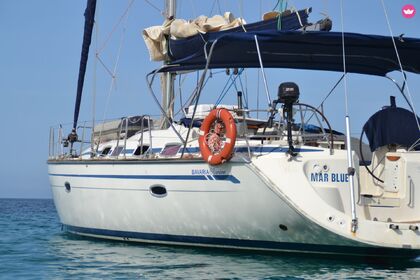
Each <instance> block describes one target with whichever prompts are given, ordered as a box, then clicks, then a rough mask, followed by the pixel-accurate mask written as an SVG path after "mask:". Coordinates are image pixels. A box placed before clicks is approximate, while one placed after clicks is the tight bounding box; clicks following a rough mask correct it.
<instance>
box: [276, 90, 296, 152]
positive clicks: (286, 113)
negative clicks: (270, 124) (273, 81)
mask: <svg viewBox="0 0 420 280" xmlns="http://www.w3.org/2000/svg"><path fill="white" fill-rule="evenodd" d="M298 100H299V87H298V85H297V84H295V83H293V82H286V83H281V84H280V86H279V90H278V102H279V103H283V104H284V105H283V117H284V118H285V119H286V120H287V143H288V144H289V151H288V153H289V154H290V155H291V156H296V155H297V153H295V151H294V147H293V139H292V122H293V104H296V103H297V102H298Z"/></svg>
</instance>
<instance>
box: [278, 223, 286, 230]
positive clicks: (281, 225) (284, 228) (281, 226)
mask: <svg viewBox="0 0 420 280" xmlns="http://www.w3.org/2000/svg"><path fill="white" fill-rule="evenodd" d="M279 228H280V229H281V230H283V231H286V230H287V226H285V225H283V224H280V225H279Z"/></svg>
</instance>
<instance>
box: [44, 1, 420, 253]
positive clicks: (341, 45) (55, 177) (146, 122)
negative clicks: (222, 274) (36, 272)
mask: <svg viewBox="0 0 420 280" xmlns="http://www.w3.org/2000/svg"><path fill="white" fill-rule="evenodd" d="M95 4H96V1H95V0H88V4H87V9H86V12H85V17H86V23H85V36H84V39H85V40H84V47H83V49H84V53H83V54H82V61H81V70H80V74H79V84H78V94H77V99H76V109H75V116H74V123H73V128H72V131H71V132H70V134H68V136H67V137H66V136H65V135H66V133H64V131H63V130H62V129H61V128H60V129H56V130H54V129H52V130H51V134H50V155H49V159H48V172H49V179H50V183H51V187H52V193H53V198H54V203H55V206H56V209H57V212H58V214H59V217H60V220H61V223H62V224H63V228H64V229H65V230H67V231H69V232H71V233H75V234H79V235H84V236H90V237H97V238H105V239H114V240H123V241H132V242H146V243H159V244H170V245H184V246H185V245H187V246H202V247H215V248H232V249H247V250H263V251H281V252H303V253H316V254H339V255H355V256H370V257H393V258H400V257H402V258H407V257H415V256H418V255H420V231H419V226H420V211H419V208H420V203H419V202H420V191H418V188H419V186H420V172H419V170H420V152H419V150H420V126H419V118H418V117H417V115H416V113H415V110H414V109H413V107H412V106H411V105H410V104H411V103H410V102H409V99H408V98H407V93H406V92H405V88H404V86H400V85H399V84H398V83H396V85H397V86H398V88H399V90H400V92H401V94H402V96H403V97H404V98H406V99H407V101H408V105H409V107H410V109H404V108H400V107H397V105H396V104H395V99H394V98H393V97H391V98H390V104H387V106H385V107H384V108H383V109H381V110H379V111H378V112H376V113H374V114H373V115H372V116H371V117H370V118H369V119H368V120H367V121H366V124H365V125H364V126H363V134H364V135H366V137H367V139H368V142H369V143H368V145H367V144H364V142H363V141H362V138H363V135H362V136H361V137H360V141H354V139H353V138H352V137H350V117H349V116H348V115H346V116H344V118H345V120H346V132H345V133H340V132H337V131H335V130H334V129H333V128H332V127H331V125H330V123H329V121H328V118H327V116H325V114H324V113H323V110H322V108H319V107H315V106H312V105H309V104H304V103H302V102H300V101H299V99H300V95H302V94H305V93H304V92H300V90H299V86H298V85H297V84H296V83H294V82H290V81H283V82H282V83H280V84H279V87H278V94H277V96H276V97H275V98H274V99H272V97H271V96H270V95H269V94H268V91H266V92H267V101H268V102H267V103H268V107H267V108H264V111H265V112H268V117H267V118H265V119H259V118H255V117H253V116H252V112H253V111H252V110H251V109H249V108H248V106H245V100H244V93H243V92H241V91H238V92H237V98H238V102H237V104H221V102H220V100H218V101H216V102H215V103H213V104H201V103H200V97H201V95H202V93H203V88H204V87H205V84H206V77H208V75H209V73H210V72H211V71H212V70H213V69H228V70H227V72H230V73H229V75H230V77H231V79H230V81H231V82H232V83H233V82H234V80H235V79H236V77H237V76H238V75H240V73H241V72H242V71H243V69H247V68H257V69H260V70H261V75H262V78H263V81H264V83H265V87H267V84H266V78H265V69H267V68H290V69H307V70H314V71H317V70H327V71H336V72H342V73H343V77H342V79H346V75H347V73H359V74H365V75H373V76H379V77H385V78H386V77H388V76H387V74H388V73H389V72H391V71H401V72H402V73H405V72H412V73H417V74H419V73H420V56H418V53H420V39H415V38H405V37H404V38H396V37H392V36H391V37H386V36H378V35H364V34H356V33H346V32H332V31H329V29H331V28H330V27H331V26H330V25H329V24H328V20H327V21H321V22H318V23H316V24H312V25H311V24H309V23H308V21H307V16H308V13H309V12H310V11H309V10H307V9H306V10H301V11H288V12H287V13H284V14H277V15H275V16H274V17H269V18H267V19H265V20H263V21H261V22H258V23H251V24H245V23H244V22H243V21H242V20H239V21H238V22H239V23H238V25H237V26H236V27H232V26H231V27H229V28H228V29H223V28H221V27H220V26H219V27H217V28H218V30H212V32H205V33H203V32H202V31H199V32H196V33H195V34H193V35H191V34H190V35H188V36H187V37H185V38H174V37H173V36H171V35H167V34H164V35H162V36H160V38H163V39H164V40H165V41H164V42H161V44H160V45H162V46H164V48H163V49H161V50H163V53H162V55H163V56H164V60H165V63H164V64H163V65H162V67H160V68H158V69H156V70H153V71H151V72H150V74H149V75H148V83H149V89H150V91H151V94H152V95H153V96H155V95H154V92H153V88H152V83H153V82H154V80H155V78H156V77H158V76H160V75H162V77H164V78H163V81H164V82H163V84H164V85H165V88H166V89H165V95H164V96H163V100H162V103H159V102H157V104H158V107H159V109H160V110H161V111H162V117H161V118H160V119H152V118H151V117H150V116H149V115H147V114H144V115H141V116H137V117H124V118H121V119H119V120H117V121H112V122H106V123H101V124H99V125H97V126H94V127H93V129H92V132H91V133H90V136H87V135H88V133H87V131H88V128H86V127H84V126H78V114H79V107H80V100H81V92H82V89H83V78H84V71H85V66H86V61H87V53H88V49H89V45H90V37H91V34H92V27H93V24H94V14H95ZM174 7H175V4H174V1H168V5H167V20H168V22H169V23H168V24H170V22H173V21H174V15H175V8H174ZM280 25H281V27H280V28H279V26H280ZM328 26H329V27H328ZM158 37H159V36H158ZM194 71H200V72H199V73H200V75H201V76H200V78H199V79H198V81H197V85H196V88H195V90H194V92H193V94H192V95H191V99H190V102H189V104H188V106H186V107H185V108H183V109H184V113H185V114H184V117H183V118H181V119H175V114H174V111H173V103H174V90H173V82H174V80H175V79H176V76H177V75H182V74H185V73H191V72H194ZM342 79H340V81H341V80H342ZM86 142H90V145H89V147H86V144H85V143H86ZM83 144H85V145H84V146H83Z"/></svg>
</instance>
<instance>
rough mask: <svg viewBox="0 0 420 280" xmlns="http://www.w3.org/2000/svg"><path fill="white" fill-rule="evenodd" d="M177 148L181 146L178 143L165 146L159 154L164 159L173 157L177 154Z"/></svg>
mask: <svg viewBox="0 0 420 280" xmlns="http://www.w3.org/2000/svg"><path fill="white" fill-rule="evenodd" d="M179 148H181V144H179V143H176V144H167V145H166V146H165V148H163V150H162V151H161V152H160V154H161V155H162V156H166V157H170V156H175V155H176V154H177V153H178V151H179Z"/></svg>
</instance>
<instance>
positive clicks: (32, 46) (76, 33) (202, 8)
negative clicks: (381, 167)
mask: <svg viewBox="0 0 420 280" xmlns="http://www.w3.org/2000/svg"><path fill="white" fill-rule="evenodd" d="M148 2H149V3H148ZM163 2H164V1H160V0H159V1H158V0H149V1H145V0H135V1H134V2H133V4H132V5H131V6H130V8H129V10H128V14H127V17H124V18H123V20H122V21H121V24H120V25H118V28H116V29H115V30H114V31H113V32H111V31H112V30H113V26H115V25H116V23H117V22H118V21H119V19H120V18H121V16H122V15H123V13H124V11H125V10H126V9H127V7H128V5H129V3H130V1H125V0H119V1H111V0H103V1H101V0H98V6H97V15H96V24H97V35H95V36H94V40H93V43H92V46H93V48H95V46H96V48H98V49H100V50H101V51H100V54H99V55H100V58H101V61H102V62H103V64H104V65H105V66H106V68H105V67H103V66H102V64H101V63H97V64H96V72H95V63H94V61H95V60H94V59H93V56H92V53H91V58H90V60H89V65H88V69H87V77H86V82H85V88H84V96H83V105H82V108H81V114H80V117H79V120H81V121H83V120H86V121H88V120H91V118H92V92H93V89H94V88H96V93H97V94H96V96H97V97H96V114H95V116H96V118H97V119H102V118H104V117H105V118H106V119H109V118H118V117H121V116H127V115H141V114H152V115H153V114H158V107H157V106H156V105H155V103H154V102H153V101H152V98H151V96H150V95H149V93H148V91H147V85H146V82H145V75H146V74H147V73H149V72H150V71H152V70H153V69H155V68H157V67H159V66H160V64H159V63H157V62H151V61H150V60H149V56H148V52H147V50H146V47H145V45H144V43H143V40H142V37H141V31H142V30H143V29H144V28H146V27H148V26H152V25H160V24H161V23H162V21H163V20H162V16H161V13H160V11H159V10H163ZM276 2H277V1H276V0H253V1H250V0H218V1H217V0H214V1H213V0H212V1H194V0H178V4H177V17H178V18H185V19H191V18H195V17H196V16H199V15H201V14H204V15H210V13H211V12H212V10H213V13H212V14H214V13H218V12H219V11H222V12H224V11H231V12H233V13H234V15H236V16H242V17H244V18H245V20H246V21H247V22H254V21H257V20H259V19H260V18H261V14H262V13H264V12H267V11H270V10H271V9H273V7H274V6H275V4H276ZM150 3H152V5H151V4H150ZM343 3H344V4H343V25H344V30H345V31H348V32H360V33H367V34H379V35H389V34H390V33H389V30H388V27H387V22H386V20H385V16H384V12H383V8H382V5H381V1H380V0H367V1H366V0H352V1H350V0H344V1H343ZM384 3H385V6H386V9H387V12H388V16H389V19H390V23H391V28H392V31H393V33H394V35H399V34H402V33H404V34H405V35H404V36H406V37H417V38H420V29H419V28H418V27H419V26H420V14H417V15H416V16H414V17H413V18H410V19H407V18H404V17H403V16H402V13H401V9H402V7H403V6H404V5H405V4H412V5H414V6H415V7H416V8H417V10H418V11H417V13H419V12H420V1H419V0H410V1H405V0H404V1H403V0H401V1H400V0H384ZM288 6H289V7H290V6H294V7H296V8H298V9H301V8H306V7H313V12H312V14H311V15H310V17H309V20H310V21H313V22H314V21H317V20H318V19H320V18H322V17H323V15H322V14H327V15H328V16H329V17H330V18H331V19H332V20H333V30H334V31H341V19H342V18H341V16H340V1H338V0H329V1H328V0H316V1H309V0H294V1H290V0H289V1H288ZM85 7H86V1H84V0H71V1H70V0H37V1H30V0H26V1H25V0H0V36H1V41H0V94H1V103H0V125H1V129H2V130H1V131H2V132H1V134H0V135H1V137H0V147H1V150H2V156H1V157H0V198H51V190H50V187H49V182H48V174H47V173H48V172H47V164H46V160H47V158H48V141H49V128H50V126H54V125H57V124H60V123H61V124H69V123H71V121H72V119H73V110H74V100H75V94H76V87H77V75H78V68H79V61H80V51H81V45H82V38H83V25H84V17H83V13H84V9H85ZM121 42H122V43H121ZM120 46H121V52H120V55H119V56H118V55H117V54H118V49H119V48H120ZM419 55H420V54H419ZM117 57H118V58H119V59H118V65H117V66H118V67H117V68H116V69H117V71H116V83H115V87H113V88H112V90H110V84H111V79H110V75H109V74H108V72H107V69H111V70H112V69H114V64H115V61H116V60H117ZM95 73H96V74H95ZM257 76H258V74H257V72H256V70H252V71H249V72H247V76H246V87H247V90H248V94H249V99H250V103H254V104H255V103H256V101H257V96H259V97H258V100H259V104H265V103H266V102H265V93H264V92H263V91H262V88H263V85H262V84H261V83H259V84H258V80H257ZM340 76H341V73H331V72H323V71H319V72H314V71H301V70H299V71H294V70H293V71H292V70H288V69H284V70H278V71H274V72H273V71H267V80H268V84H269V90H270V94H271V96H272V97H274V96H275V95H276V94H277V87H278V85H279V84H280V83H281V82H284V81H294V82H296V83H297V84H298V85H299V87H300V92H301V101H302V102H304V103H309V104H312V105H319V102H320V100H321V99H322V98H323V97H324V96H325V95H326V94H327V93H328V91H329V90H330V89H331V87H332V86H333V85H334V84H335V82H336V81H337V80H338V79H339V78H340ZM392 76H393V77H395V78H397V79H399V80H401V75H400V74H399V73H392ZM221 79H222V81H223V83H224V81H225V77H221ZM213 80H214V81H213ZM94 81H96V82H94ZM220 84H221V83H220V80H217V79H216V78H215V79H212V81H210V82H209V85H208V87H206V89H205V91H204V93H205V95H203V96H204V97H203V99H202V101H203V102H208V103H212V102H213V103H214V101H215V99H216V98H217V96H218V94H219V92H220V90H221V88H220ZM347 84H348V93H349V106H348V107H349V114H350V118H351V121H352V122H351V128H352V129H351V131H352V134H354V135H355V136H357V135H358V134H359V133H360V131H361V127H362V126H363V124H364V122H366V120H367V119H368V118H369V116H370V115H372V114H373V113H374V112H376V111H377V110H378V109H379V108H381V106H383V105H386V104H388V103H389V101H388V100H389V96H390V95H396V96H397V104H398V105H400V106H403V107H407V106H406V105H405V104H404V102H403V100H402V98H401V96H400V95H398V91H397V90H396V88H395V87H394V86H393V84H392V83H390V82H389V81H388V80H386V79H384V78H380V77H371V76H362V75H357V74H351V75H349V77H348V80H347ZM408 85H409V89H410V92H411V95H412V97H413V101H414V106H415V108H417V111H419V110H420V95H419V91H420V76H418V75H414V74H409V75H408ZM258 89H259V90H258ZM189 90H191V89H189ZM187 91H188V85H187ZM108 96H109V97H108ZM343 96H344V89H343V87H342V86H339V87H338V88H337V90H336V92H335V93H334V94H333V96H332V97H331V98H330V99H329V100H328V101H327V102H326V106H325V113H326V115H327V118H328V119H329V120H330V122H331V123H332V126H333V128H334V129H337V130H341V131H343V130H344V114H343V112H344V111H345V105H344V104H345V102H344V98H343ZM234 100H235V96H234V95H233V94H231V96H228V97H227V99H226V100H225V101H226V102H227V103H229V102H235V101H234ZM107 104H108V105H107Z"/></svg>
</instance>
